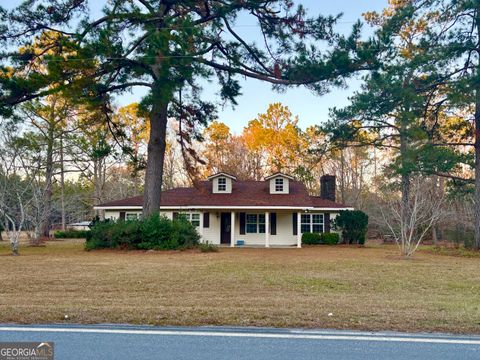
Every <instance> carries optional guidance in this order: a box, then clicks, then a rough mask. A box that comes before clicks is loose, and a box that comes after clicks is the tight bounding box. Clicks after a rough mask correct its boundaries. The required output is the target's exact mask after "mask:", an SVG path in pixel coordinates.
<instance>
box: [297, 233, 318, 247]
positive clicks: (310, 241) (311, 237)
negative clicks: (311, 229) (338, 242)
mask: <svg viewBox="0 0 480 360" xmlns="http://www.w3.org/2000/svg"><path fill="white" fill-rule="evenodd" d="M321 243H322V236H321V234H317V233H303V234H302V244H305V245H318V244H321Z"/></svg>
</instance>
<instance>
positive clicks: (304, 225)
mask: <svg viewBox="0 0 480 360" xmlns="http://www.w3.org/2000/svg"><path fill="white" fill-rule="evenodd" d="M300 220H301V221H300V224H301V225H300V230H301V232H302V234H303V233H307V232H311V231H310V225H311V224H310V214H302V215H301V217H300Z"/></svg>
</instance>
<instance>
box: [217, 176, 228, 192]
mask: <svg viewBox="0 0 480 360" xmlns="http://www.w3.org/2000/svg"><path fill="white" fill-rule="evenodd" d="M218 191H227V179H226V178H224V177H221V178H218Z"/></svg>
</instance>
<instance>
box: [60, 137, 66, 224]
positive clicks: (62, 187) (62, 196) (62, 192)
mask: <svg viewBox="0 0 480 360" xmlns="http://www.w3.org/2000/svg"><path fill="white" fill-rule="evenodd" d="M60 201H61V206H62V231H65V229H66V228H67V215H66V212H65V165H64V163H63V133H62V134H60Z"/></svg>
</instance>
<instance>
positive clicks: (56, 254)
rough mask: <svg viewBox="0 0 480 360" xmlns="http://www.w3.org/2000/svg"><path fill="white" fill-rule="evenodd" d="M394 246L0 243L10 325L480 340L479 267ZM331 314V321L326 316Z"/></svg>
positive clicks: (0, 314) (0, 312) (2, 310)
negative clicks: (446, 335) (402, 253)
mask: <svg viewBox="0 0 480 360" xmlns="http://www.w3.org/2000/svg"><path fill="white" fill-rule="evenodd" d="M397 254H398V252H397V250H396V248H395V247H393V246H372V247H366V248H353V247H352V248H347V247H318V248H304V249H300V250H298V249H228V248H225V249H221V250H220V252H218V253H200V252H197V251H188V252H119V251H94V252H85V251H83V247H82V243H81V242H79V241H76V242H74V241H65V242H58V241H57V242H51V243H48V245H47V246H46V247H37V248H29V247H24V248H21V256H19V257H12V256H10V255H9V249H8V246H7V244H6V243H3V244H1V245H0V264H1V271H0V284H1V290H0V322H2V323H5V322H15V323H51V322H54V323H59V322H65V321H67V320H64V316H65V315H66V314H67V315H68V316H69V320H68V321H70V322H75V323H104V322H109V323H136V324H157V325H167V324H168V325H220V324H221V325H243V326H245V325H249V326H275V327H316V328H339V329H343V328H349V329H365V330H410V331H443V332H456V333H480V262H479V258H474V257H473V258H469V257H458V256H445V255H439V254H435V253H432V252H430V251H423V252H420V253H418V254H417V255H416V257H415V259H413V260H404V259H401V258H399V257H398V256H397ZM329 313H332V314H333V315H332V316H328V314H329Z"/></svg>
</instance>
